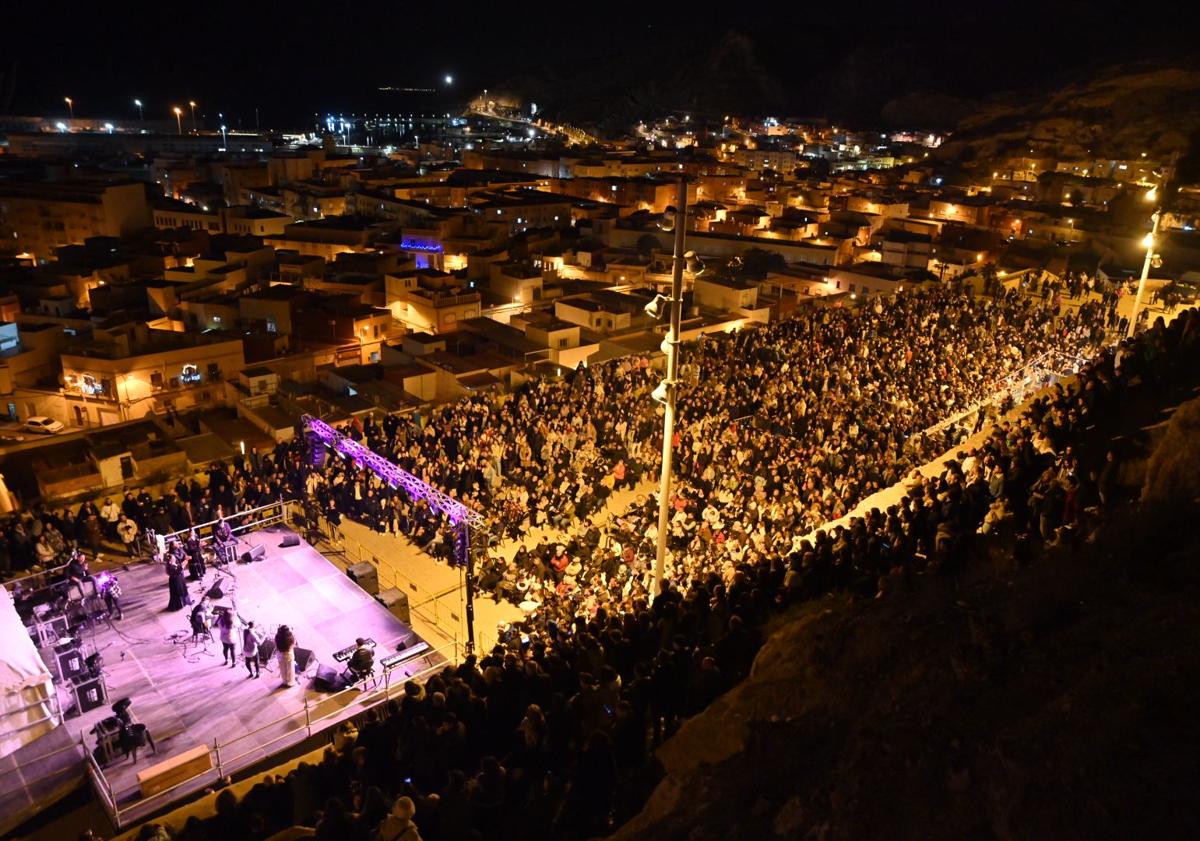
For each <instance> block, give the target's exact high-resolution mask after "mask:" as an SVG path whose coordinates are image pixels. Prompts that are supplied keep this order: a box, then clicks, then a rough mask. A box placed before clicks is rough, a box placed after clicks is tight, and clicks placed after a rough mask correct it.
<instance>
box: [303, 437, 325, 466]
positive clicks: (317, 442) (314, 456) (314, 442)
mask: <svg viewBox="0 0 1200 841" xmlns="http://www.w3.org/2000/svg"><path fill="white" fill-rule="evenodd" d="M305 437H306V438H308V450H309V458H310V460H311V461H312V466H313V467H316V468H317V469H320V468H322V467H324V466H325V442H324V441H322V440H321V436H319V435H316V434H315V433H312V432H309V433H308V434H307V435H306V436H305Z"/></svg>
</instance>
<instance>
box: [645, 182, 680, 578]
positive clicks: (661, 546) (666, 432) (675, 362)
mask: <svg viewBox="0 0 1200 841" xmlns="http://www.w3.org/2000/svg"><path fill="white" fill-rule="evenodd" d="M675 208H676V210H675V259H674V261H673V264H672V270H671V300H670V304H671V316H670V318H671V321H670V327H669V328H668V330H667V339H666V341H665V342H663V347H664V348H665V350H666V352H667V377H666V379H664V380H663V381H662V383H661V384H660V385H659V389H661V390H665V391H666V394H665V395H664V396H665V399H664V400H663V401H662V402H663V407H664V411H663V449H662V473H661V474H660V475H659V479H658V544H657V546H656V547H655V551H654V591H653V596H654V598H658V596H659V594H661V593H662V588H663V572H664V568H665V567H666V559H667V535H668V530H669V528H670V522H669V519H670V513H671V512H670V508H671V500H670V496H671V456H672V455H673V450H674V448H673V447H672V439H673V438H674V437H675V395H676V391H677V389H678V374H679V322H680V320H681V319H682V315H683V264H684V260H685V258H684V251H683V247H684V235H685V232H686V230H687V180H686V179H685V178H684V177H683V176H680V178H679V193H678V196H677V198H676V199H675Z"/></svg>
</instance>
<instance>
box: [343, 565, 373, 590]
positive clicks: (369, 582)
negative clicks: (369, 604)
mask: <svg viewBox="0 0 1200 841" xmlns="http://www.w3.org/2000/svg"><path fill="white" fill-rule="evenodd" d="M346 575H348V576H350V580H351V581H353V582H354V583H355V584H357V585H358V586H359V587H361V588H362V589H363V592H366V593H369V594H371V595H372V596H374V595H376V594H378V593H379V572H378V571H377V570H376V569H375V565H374V564H372V563H371V562H370V561H359V562H358V563H357V564H355V565H354V566H352V567H350V568H349V569H347V570H346Z"/></svg>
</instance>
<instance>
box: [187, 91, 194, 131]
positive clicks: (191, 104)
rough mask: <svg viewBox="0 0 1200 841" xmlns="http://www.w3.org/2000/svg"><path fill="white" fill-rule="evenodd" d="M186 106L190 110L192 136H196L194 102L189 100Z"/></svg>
mask: <svg viewBox="0 0 1200 841" xmlns="http://www.w3.org/2000/svg"><path fill="white" fill-rule="evenodd" d="M188 105H189V106H191V109H192V134H196V101H195V100H192V99H189V100H188Z"/></svg>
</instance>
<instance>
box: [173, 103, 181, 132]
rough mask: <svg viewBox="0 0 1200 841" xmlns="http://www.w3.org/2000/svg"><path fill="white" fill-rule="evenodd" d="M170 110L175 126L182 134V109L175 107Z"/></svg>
mask: <svg viewBox="0 0 1200 841" xmlns="http://www.w3.org/2000/svg"><path fill="white" fill-rule="evenodd" d="M171 110H172V111H174V112H175V126H176V127H177V128H178V129H179V133H180V134H183V109H182V108H180V107H179V106H178V105H176V106H175V107H174V108H172V109H171Z"/></svg>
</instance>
